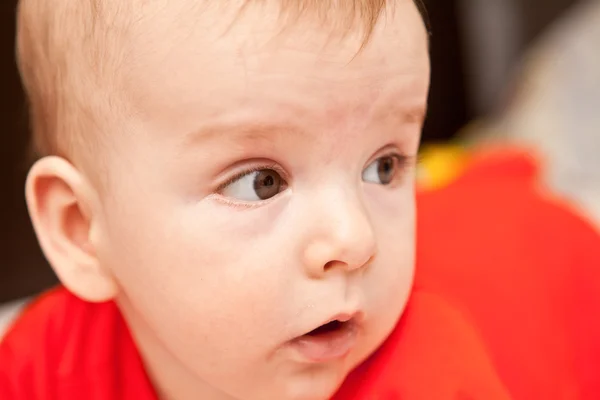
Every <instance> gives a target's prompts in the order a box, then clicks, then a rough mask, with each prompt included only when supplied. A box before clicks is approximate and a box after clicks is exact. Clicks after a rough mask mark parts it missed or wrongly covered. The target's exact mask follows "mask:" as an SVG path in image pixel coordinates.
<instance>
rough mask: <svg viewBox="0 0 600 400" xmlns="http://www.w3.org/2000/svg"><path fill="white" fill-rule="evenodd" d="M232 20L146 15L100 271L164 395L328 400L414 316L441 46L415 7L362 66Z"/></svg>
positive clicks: (322, 35) (213, 11) (103, 231)
mask: <svg viewBox="0 0 600 400" xmlns="http://www.w3.org/2000/svg"><path fill="white" fill-rule="evenodd" d="M176 3H179V2H176ZM172 4H174V3H172ZM230 8H231V9H230ZM230 8H227V7H225V8H219V7H214V8H213V7H208V8H207V9H203V10H187V9H186V10H184V9H183V7H178V6H175V5H169V6H168V7H167V8H165V9H160V10H146V12H147V14H148V15H149V16H148V18H147V21H146V22H141V23H140V25H139V26H138V27H137V28H136V29H138V30H139V32H138V33H139V34H136V35H132V39H131V42H130V46H131V48H130V49H129V50H130V55H129V58H128V64H127V69H126V70H125V74H126V76H125V82H126V85H125V86H124V91H123V93H124V96H125V97H124V98H125V99H127V100H128V101H130V103H129V104H130V106H131V108H130V110H131V111H132V113H131V114H130V117H129V118H127V119H125V120H120V121H118V122H116V121H115V122H114V123H111V122H110V121H109V122H108V123H107V129H110V130H113V131H114V132H118V134H116V133H115V134H114V135H112V136H113V137H114V139H113V140H112V141H111V143H110V146H109V148H110V150H109V151H108V152H107V155H106V165H107V171H106V173H107V176H108V183H107V185H108V186H107V189H106V190H105V191H104V194H103V195H102V199H101V200H102V201H101V211H100V215H101V216H102V217H101V223H100V224H99V225H98V232H99V233H98V238H99V239H98V243H99V245H98V248H97V251H98V257H99V258H100V260H101V261H102V262H103V263H104V264H105V265H106V266H107V267H108V268H110V270H111V271H112V272H113V273H114V276H115V278H116V280H117V281H118V282H119V284H120V287H121V288H122V292H121V295H120V297H119V298H118V302H119V303H120V305H121V307H122V309H123V311H124V313H125V315H126V317H127V318H128V321H129V322H130V324H131V328H132V331H133V332H134V335H135V336H136V338H137V340H138V341H139V345H140V348H141V351H142V354H143V357H144V358H145V361H146V363H147V365H148V368H149V370H150V374H151V375H152V377H153V378H154V380H155V381H156V383H157V386H158V387H159V390H160V391H162V392H164V393H166V394H169V395H171V396H173V398H176V399H187V398H206V399H210V398H213V397H212V396H215V397H214V398H220V397H218V396H224V398H229V397H227V396H231V397H233V398H237V399H324V398H327V397H328V396H330V395H331V394H332V393H333V392H334V391H335V390H336V388H337V387H338V386H339V385H340V384H341V382H342V381H343V379H344V378H345V376H346V375H347V374H348V372H349V371H350V370H351V369H352V368H354V367H355V366H357V364H359V363H360V362H361V361H363V360H364V359H365V358H366V357H368V356H369V355H370V354H371V353H372V352H373V351H374V350H375V349H376V348H377V347H378V346H380V345H381V344H382V342H383V341H384V340H385V338H386V337H387V335H388V334H389V333H390V332H391V330H392V329H393V328H394V326H395V325H396V323H397V321H398V319H399V317H400V315H401V313H402V311H403V309H404V307H405V304H406V301H407V298H408V296H409V292H410V288H411V283H412V278H413V268H414V252H415V249H414V247H415V241H414V237H415V232H414V231H415V204H414V196H415V193H414V170H413V165H412V164H413V162H414V158H415V156H416V154H417V148H418V143H419V136H420V130H421V124H422V117H423V113H424V110H425V104H426V96H427V89H428V84H429V62H428V55H427V39H426V32H425V29H424V26H423V24H422V21H421V18H420V15H419V13H418V11H417V9H416V8H415V6H414V5H413V4H412V2H410V1H408V0H405V1H399V2H397V5H396V7H395V11H394V12H392V8H390V10H389V11H388V14H387V15H384V16H383V17H382V20H381V21H380V23H379V25H378V26H377V28H376V29H375V32H374V33H373V36H372V37H371V40H370V43H369V45H368V46H367V47H366V48H365V49H363V50H362V52H360V53H358V54H357V51H358V48H359V47H360V44H361V40H362V37H360V35H358V34H357V35H355V36H352V35H350V36H348V37H346V38H344V39H343V40H342V39H339V38H335V37H333V36H331V31H330V29H329V28H328V27H320V26H318V25H317V24H314V25H311V23H310V22H309V21H299V22H297V23H295V24H292V25H290V26H289V27H288V28H286V29H282V22H281V21H280V20H279V15H278V11H277V10H276V9H275V8H271V6H269V5H266V6H265V7H254V6H253V7H249V8H248V9H247V10H246V11H245V12H244V13H242V14H240V15H239V16H237V17H236V15H237V14H236V13H237V11H238V10H237V9H236V8H235V7H230ZM332 319H340V320H347V319H350V321H348V322H346V323H344V324H338V326H331V328H332V331H331V332H329V333H319V332H316V333H314V334H311V335H307V334H308V333H309V332H311V331H313V330H315V329H316V328H318V327H319V326H321V325H323V324H325V323H327V322H329V321H331V320H332ZM194 396H195V397H194Z"/></svg>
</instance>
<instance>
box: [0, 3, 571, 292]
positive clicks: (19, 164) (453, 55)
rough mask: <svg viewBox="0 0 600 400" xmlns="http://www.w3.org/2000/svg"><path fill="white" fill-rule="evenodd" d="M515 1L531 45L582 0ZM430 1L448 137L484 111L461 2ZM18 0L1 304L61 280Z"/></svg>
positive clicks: (0, 56)
mask: <svg viewBox="0 0 600 400" xmlns="http://www.w3.org/2000/svg"><path fill="white" fill-rule="evenodd" d="M48 1H52V0H48ZM480 1H483V0H480ZM504 1H511V0H504ZM512 1H513V2H514V4H515V5H516V7H515V8H516V10H517V12H518V13H519V16H520V18H521V21H522V33H521V36H522V38H521V39H522V40H521V42H520V43H519V47H520V48H525V47H526V46H527V45H528V44H529V43H530V42H531V41H532V40H533V39H535V38H536V37H537V35H538V34H539V33H540V32H542V30H543V29H544V28H545V27H546V26H547V25H548V23H549V22H550V21H552V20H553V19H555V18H556V17H557V16H558V15H560V14H561V13H562V12H563V11H564V10H565V9H566V8H567V7H568V6H569V5H571V4H572V3H574V0H512ZM426 3H427V8H428V10H429V18H430V20H431V27H432V36H431V54H432V88H431V95H430V110H429V116H428V120H427V122H426V126H425V131H424V140H425V141H440V140H447V139H449V138H451V137H452V136H453V135H454V134H455V133H456V132H457V131H458V130H459V129H460V128H461V127H462V126H464V125H465V124H466V123H467V122H468V121H470V120H471V119H473V118H474V117H477V116H478V115H477V113H476V112H475V111H474V110H475V109H476V107H473V106H472V105H473V99H471V98H469V96H468V94H467V93H469V90H468V84H469V81H470V79H471V78H472V76H471V75H470V74H472V73H473V72H472V70H469V68H467V67H466V66H465V63H466V61H465V60H466V59H468V57H465V51H466V50H465V48H466V46H465V44H464V43H463V41H464V37H465V35H464V33H465V29H464V26H463V24H464V21H463V19H461V16H460V13H459V10H460V8H459V7H458V0H429V1H426ZM15 6H16V0H2V1H0V128H1V135H2V141H1V143H0V190H1V191H2V192H1V194H2V195H1V196H0V221H1V222H2V225H1V227H0V303H2V302H4V301H8V300H13V299H17V298H20V297H24V296H29V295H32V294H35V293H38V292H39V291H41V290H43V289H45V288H47V287H49V286H51V285H52V284H54V283H55V282H56V280H55V277H54V275H53V274H52V272H51V270H50V268H49V267H48V265H47V263H46V262H45V260H44V259H43V257H42V254H41V252H40V250H39V247H38V245H37V242H36V240H35V237H34V234H33V231H32V228H31V224H30V221H29V218H28V216H27V211H26V207H25V202H24V195H23V186H24V181H25V176H26V171H27V168H28V164H27V161H26V155H27V145H28V131H27V118H26V110H25V106H24V98H23V93H22V91H21V87H20V83H19V79H18V75H17V70H16V66H15V60H14V30H15V26H14V24H15V22H14V14H15ZM463 7H464V3H463ZM468 71H471V72H468Z"/></svg>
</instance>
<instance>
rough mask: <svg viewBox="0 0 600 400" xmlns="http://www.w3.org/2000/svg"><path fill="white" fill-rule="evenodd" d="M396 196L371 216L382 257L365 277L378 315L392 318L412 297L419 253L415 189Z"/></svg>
mask: <svg viewBox="0 0 600 400" xmlns="http://www.w3.org/2000/svg"><path fill="white" fill-rule="evenodd" d="M394 197H395V198H393V199H386V202H385V204H382V203H379V204H378V206H379V208H377V210H374V212H373V213H372V214H371V215H372V219H373V223H374V225H375V226H376V234H377V245H378V254H377V261H376V266H375V268H372V269H371V270H369V272H368V274H366V276H365V279H366V282H367V285H368V287H369V290H370V292H369V294H370V295H371V299H372V300H373V303H372V306H373V307H374V309H376V310H377V312H385V310H389V313H390V318H391V317H393V315H394V314H399V313H401V312H402V310H403V308H404V305H405V303H406V301H407V299H408V296H409V294H410V290H411V287H412V283H413V278H414V268H415V251H416V249H415V236H416V235H415V233H416V232H415V216H416V211H415V196H414V190H412V189H407V190H406V191H402V192H401V193H399V194H398V196H394ZM391 305H394V307H392V306H391Z"/></svg>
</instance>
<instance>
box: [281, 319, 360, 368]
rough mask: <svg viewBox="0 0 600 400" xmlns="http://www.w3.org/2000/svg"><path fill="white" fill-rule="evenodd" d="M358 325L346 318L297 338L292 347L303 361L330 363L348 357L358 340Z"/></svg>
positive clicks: (353, 320)
mask: <svg viewBox="0 0 600 400" xmlns="http://www.w3.org/2000/svg"><path fill="white" fill-rule="evenodd" d="M358 333H359V329H358V324H357V322H356V321H355V319H354V318H350V317H349V318H346V317H345V316H343V317H340V318H338V319H335V320H333V321H330V322H327V323H325V324H323V325H321V326H319V327H318V328H316V329H313V330H312V331H310V332H308V333H305V334H304V335H302V336H300V337H298V338H296V339H295V340H294V341H293V342H292V345H293V347H294V348H295V349H296V351H297V353H298V354H300V356H301V357H302V359H303V360H308V361H309V362H317V363H321V362H330V361H334V360H339V359H343V358H344V357H346V356H347V355H348V354H349V353H350V351H351V350H352V348H354V346H355V345H356V342H357V340H358Z"/></svg>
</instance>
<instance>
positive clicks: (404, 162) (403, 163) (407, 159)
mask: <svg viewBox="0 0 600 400" xmlns="http://www.w3.org/2000/svg"><path fill="white" fill-rule="evenodd" d="M384 157H394V158H395V159H396V160H397V161H398V167H399V170H400V172H401V173H405V172H406V171H407V170H408V169H409V168H413V167H415V166H417V165H418V164H419V163H420V160H421V156H420V154H419V155H417V156H409V155H406V154H400V153H398V152H396V151H390V152H388V153H384V154H381V155H379V156H377V157H376V158H374V159H373V160H372V161H370V162H369V164H367V165H371V163H373V162H375V161H377V160H378V159H380V158H384ZM265 169H271V170H273V171H275V172H277V173H278V174H280V175H281V176H282V178H284V179H286V174H285V171H283V169H282V168H281V167H280V166H279V165H277V164H274V163H270V164H257V165H255V166H252V167H250V168H247V169H245V170H243V171H240V172H239V173H237V174H235V175H233V176H231V177H230V178H228V179H227V180H226V181H225V182H223V183H221V184H220V185H219V186H218V187H217V190H216V192H217V193H219V192H221V191H223V190H224V189H225V188H226V187H228V186H229V185H231V184H232V183H234V182H236V181H237V180H239V179H241V178H243V177H245V176H247V175H250V174H252V173H254V172H258V171H262V170H265Z"/></svg>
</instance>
